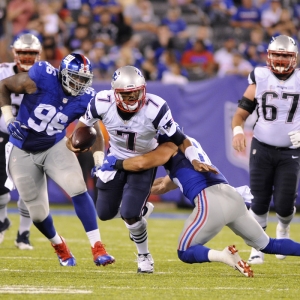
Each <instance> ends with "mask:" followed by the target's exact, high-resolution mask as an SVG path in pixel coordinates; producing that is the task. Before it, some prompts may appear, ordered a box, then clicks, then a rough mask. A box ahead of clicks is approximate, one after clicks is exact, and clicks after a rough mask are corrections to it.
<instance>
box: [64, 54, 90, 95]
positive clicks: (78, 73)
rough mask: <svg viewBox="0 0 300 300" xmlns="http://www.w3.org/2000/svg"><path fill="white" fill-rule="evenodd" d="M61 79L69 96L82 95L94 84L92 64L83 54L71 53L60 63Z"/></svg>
mask: <svg viewBox="0 0 300 300" xmlns="http://www.w3.org/2000/svg"><path fill="white" fill-rule="evenodd" d="M59 77H60V79H61V83H62V85H63V87H64V89H65V90H66V91H67V92H68V93H69V94H71V95H72V96H78V95H82V94H84V92H85V90H86V89H87V88H88V87H90V86H91V85H92V82H93V70H92V65H91V62H90V61H89V59H88V58H87V57H85V56H84V55H82V54H78V53H71V54H69V55H67V56H66V57H65V58H63V60H62V61H61V63H60V66H59Z"/></svg>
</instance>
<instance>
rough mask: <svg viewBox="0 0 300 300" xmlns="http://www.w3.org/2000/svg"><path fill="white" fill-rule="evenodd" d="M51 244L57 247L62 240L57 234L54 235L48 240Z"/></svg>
mask: <svg viewBox="0 0 300 300" xmlns="http://www.w3.org/2000/svg"><path fill="white" fill-rule="evenodd" d="M49 241H50V242H51V244H53V245H58V244H61V243H62V239H61V237H60V235H59V234H58V233H56V234H55V236H54V237H53V238H52V239H49Z"/></svg>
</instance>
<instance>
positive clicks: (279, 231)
mask: <svg viewBox="0 0 300 300" xmlns="http://www.w3.org/2000/svg"><path fill="white" fill-rule="evenodd" d="M276 238H277V239H289V238H290V226H288V227H287V228H282V227H281V226H280V224H277V227H276ZM275 256H276V258H277V259H285V258H286V256H285V255H280V254H277V255H275Z"/></svg>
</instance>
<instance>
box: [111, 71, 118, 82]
mask: <svg viewBox="0 0 300 300" xmlns="http://www.w3.org/2000/svg"><path fill="white" fill-rule="evenodd" d="M117 78H118V73H117V72H115V73H114V75H113V76H112V79H113V81H116V80H117Z"/></svg>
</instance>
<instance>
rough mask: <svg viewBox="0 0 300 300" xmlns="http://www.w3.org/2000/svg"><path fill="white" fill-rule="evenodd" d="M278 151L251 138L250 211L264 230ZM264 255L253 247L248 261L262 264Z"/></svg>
mask: <svg viewBox="0 0 300 300" xmlns="http://www.w3.org/2000/svg"><path fill="white" fill-rule="evenodd" d="M276 155H278V151H276V150H273V149H269V148H266V147H265V146H263V145H262V144H260V143H259V142H258V141H257V140H256V139H255V138H253V139H252V143H251V150H250V189H251V193H252V195H253V196H254V199H252V203H251V208H250V212H251V214H252V216H253V217H254V218H255V219H256V221H257V222H258V223H259V224H260V226H261V227H262V228H263V229H264V230H266V228H267V224H268V215H269V207H270V202H271V199H272V193H273V184H274V173H275V167H276V164H274V165H273V159H274V158H275V157H276ZM263 261H264V255H263V253H262V252H259V251H257V250H256V249H255V248H252V249H251V253H250V256H249V259H248V263H251V264H262V263H263Z"/></svg>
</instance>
